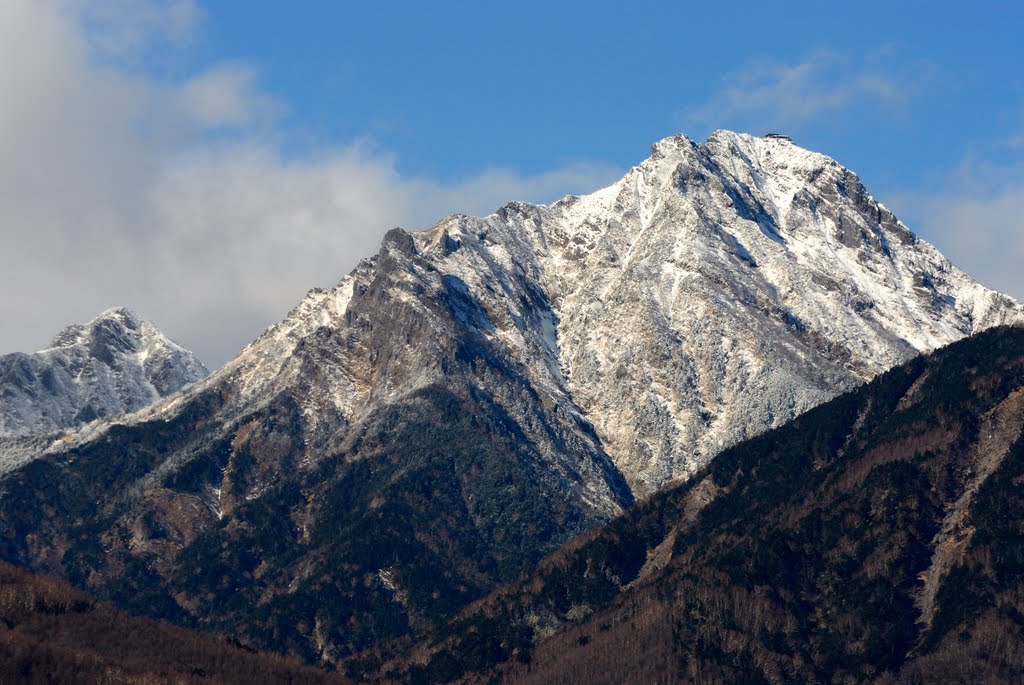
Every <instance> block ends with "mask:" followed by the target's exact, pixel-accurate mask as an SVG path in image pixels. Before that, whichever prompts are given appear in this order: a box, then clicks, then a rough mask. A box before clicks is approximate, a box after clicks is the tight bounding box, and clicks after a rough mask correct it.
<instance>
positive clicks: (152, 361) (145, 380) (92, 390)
mask: <svg viewBox="0 0 1024 685" xmlns="http://www.w3.org/2000/svg"><path fill="white" fill-rule="evenodd" d="M208 373H209V372H208V371H207V370H206V367H204V366H203V365H202V363H201V362H200V361H199V360H198V359H196V358H195V356H194V355H193V354H192V353H191V352H189V351H188V350H186V349H184V348H182V347H181V346H179V345H177V344H175V343H174V342H172V341H171V340H169V339H168V338H167V337H166V336H165V335H164V334H163V333H161V332H160V331H159V330H157V328H156V327H155V326H154V325H153V324H151V323H150V322H148V321H145V320H144V319H142V318H140V317H139V316H138V315H137V314H135V313H133V312H130V311H128V310H126V309H123V308H117V309H110V310H108V311H106V312H103V313H102V314H100V315H99V316H98V317H97V318H95V319H94V320H92V321H90V322H89V323H87V324H84V325H81V324H74V325H71V326H68V327H67V328H65V329H64V330H62V331H61V332H60V333H58V334H57V335H56V336H55V337H54V339H53V341H52V342H51V343H50V345H49V346H48V347H47V348H46V349H44V350H41V351H40V352H35V353H33V354H21V353H15V354H8V355H5V356H3V357H0V437H18V436H29V435H43V434H48V433H53V432H55V431H59V430H61V429H63V428H70V427H74V426H78V425H81V424H83V423H87V422H89V421H93V420H95V419H105V418H115V417H118V416H121V415H122V414H126V413H128V412H132V411H136V410H138V409H141V408H142V407H144V406H146V405H147V404H150V403H152V402H155V401H156V400H158V399H160V398H162V397H166V396H167V395H170V394H171V393H174V392H177V391H178V390H180V389H181V388H183V387H185V386H186V385H188V384H190V383H194V382H195V381H197V380H199V379H201V378H205V377H206V376H207V375H208Z"/></svg>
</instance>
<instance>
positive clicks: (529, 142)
mask: <svg viewBox="0 0 1024 685" xmlns="http://www.w3.org/2000/svg"><path fill="white" fill-rule="evenodd" d="M771 5H775V6H771ZM1021 25H1024V9H1021V6H1020V5H1019V4H1018V3H980V2H979V3H974V4H973V5H971V7H970V8H969V9H965V8H964V7H963V6H962V5H961V4H956V5H954V4H952V3H943V2H932V3H923V2H921V3H910V2H907V3H871V2H858V3H842V4H840V3H821V2H814V3H810V2H792V3H745V2H732V3H678V2H677V3H668V2H665V3H655V2H633V3H628V4H627V3H593V2H591V3H582V2H580V3H550V2H549V3H528V2H526V3H514V4H513V3H470V2H431V3H383V2H381V3H328V2H291V3H278V2H274V3H271V2H245V3H242V2H222V3H216V4H214V3H202V2H198V1H192V0H172V1H167V2H162V1H159V0H135V1H129V0H92V1H90V2H85V1H84V0H64V1H61V0H7V1H6V2H4V3H0V90H2V91H3V92H4V93H5V94H4V96H3V97H0V151H2V154H0V231H3V235H2V238H3V244H4V245H5V248H6V249H5V250H4V251H3V252H2V254H0V286H2V287H3V288H4V290H5V292H7V293H9V294H8V295H7V296H6V297H5V298H3V299H2V300H0V316H2V317H3V319H4V320H5V321H6V322H8V325H7V326H5V330H3V331H0V353H3V352H8V351H13V350H31V349H36V348H39V347H41V346H43V345H45V343H46V342H47V341H48V339H49V337H50V336H51V335H52V334H53V333H54V332H55V331H56V330H57V329H59V328H60V327H61V326H63V325H64V324H66V323H68V322H71V321H83V320H87V319H89V318H91V317H92V316H94V315H95V314H96V313H98V312H99V311H101V310H102V309H105V308H107V307H110V306H114V305H122V304H123V305H127V306H130V307H133V308H135V309H136V310H138V311H139V312H140V313H142V314H143V315H144V316H147V317H149V318H152V319H153V320H154V321H155V322H156V323H157V324H158V325H160V326H161V327H163V328H164V329H165V330H166V331H167V332H168V333H169V334H170V335H171V336H172V337H175V338H177V339H178V340H180V341H181V342H182V343H184V344H186V345H188V346H190V347H192V348H193V349H195V350H196V351H197V352H198V353H199V354H200V356H201V357H202V358H203V359H204V360H206V361H208V362H209V363H210V364H211V365H212V366H216V365H219V364H220V363H222V362H223V361H225V360H226V359H227V358H228V357H229V356H231V355H232V354H233V353H234V352H235V351H237V349H239V348H240V347H241V346H242V345H243V344H244V343H245V342H247V341H248V340H250V339H251V338H253V337H254V336H255V335H256V334H258V332H259V331H260V329H261V328H262V327H264V326H265V325H267V324H269V323H272V322H273V321H275V320H277V319H279V318H280V317H281V316H282V315H283V314H284V313H285V312H286V311H287V310H288V309H289V308H290V307H291V306H292V305H293V304H294V303H295V302H296V301H297V300H298V298H299V297H301V295H302V293H303V292H304V291H305V290H306V289H308V288H310V287H313V286H323V285H329V284H332V283H334V282H336V281H337V280H338V279H339V278H340V277H341V276H342V275H343V274H344V273H345V272H347V271H348V270H349V269H351V268H352V267H353V266H354V265H355V263H356V261H358V259H359V258H361V257H364V256H367V255H369V254H371V253H372V252H374V251H375V249H376V245H377V242H378V241H379V238H380V236H381V235H382V233H383V232H384V231H385V230H387V228H390V227H391V226H392V225H403V226H406V227H410V228H423V227H426V226H429V225H430V224H431V223H432V222H433V221H434V220H436V219H438V218H439V217H440V216H441V215H443V214H445V213H448V212H451V211H468V212H471V213H487V212H489V211H491V210H492V209H494V208H496V207H497V206H500V205H501V204H504V203H505V202H507V201H509V200H512V199H526V200H532V201H548V200H552V199H555V198H557V197H559V196H561V195H563V194H566V193H570V192H572V193H579V192H586V191H589V190H593V189H595V188H597V187H599V186H601V185H603V184H606V183H608V182H610V181H612V180H614V179H615V178H617V177H618V176H619V175H621V174H622V173H623V172H624V171H625V170H626V169H628V168H629V167H630V166H632V165H633V164H636V163H638V162H640V161H641V160H642V159H643V158H644V157H645V156H646V155H647V154H648V149H649V146H650V144H651V143H652V142H654V141H655V140H657V139H660V138H662V137H665V136H668V135H671V134H674V133H677V132H683V133H686V134H687V135H689V136H690V137H691V138H695V139H700V140H703V139H704V138H705V137H706V136H707V135H708V133H710V132H711V131H712V130H714V129H716V128H731V129H734V130H742V131H749V132H751V133H764V132H767V131H780V132H785V133H788V134H790V135H792V136H793V138H794V140H796V142H798V143H799V144H801V145H803V146H804V147H807V148H811V149H815V150H818V151H821V152H824V153H826V154H829V155H831V156H833V157H835V158H836V159H838V160H839V161H840V162H842V163H844V164H846V165H847V166H849V167H850V168H852V169H854V170H855V171H857V172H858V173H859V174H860V175H861V177H862V179H863V180H864V182H865V183H866V185H867V186H868V188H869V189H870V190H871V191H872V193H873V194H874V195H875V196H876V197H878V198H879V199H881V200H882V201H884V202H885V203H886V204H888V205H889V206H890V207H892V208H893V209H894V210H895V211H896V213H897V214H898V215H899V216H900V217H901V218H903V219H904V221H905V222H907V223H908V224H909V225H910V226H911V228H913V229H914V230H915V231H916V232H918V233H919V234H920V235H922V236H923V237H924V238H926V239H927V240H930V241H931V242H934V243H936V244H937V245H938V246H939V247H940V249H942V250H943V251H945V252H946V254H947V255H948V256H949V257H951V258H952V259H953V260H954V261H955V262H957V263H959V264H960V265H961V266H963V267H965V268H967V269H968V270H969V271H971V272H972V273H973V274H974V275H975V276H976V277H978V278H979V279H980V280H981V281H982V282H984V283H986V284H987V285H990V286H993V287H997V288H1000V289H1002V290H1005V291H1007V292H1010V293H1011V294H1013V295H1015V296H1017V297H1024V276H1022V275H1021V270H1020V269H1019V266H1018V265H1019V264H1020V263H1021V262H1022V259H1024V221H1022V218H1021V215H1022V212H1021V210H1020V207H1021V204H1022V203H1024V68H1022V67H1024V48H1022V47H1021V46H1020V41H1019V36H1018V34H1019V32H1020V26H1021Z"/></svg>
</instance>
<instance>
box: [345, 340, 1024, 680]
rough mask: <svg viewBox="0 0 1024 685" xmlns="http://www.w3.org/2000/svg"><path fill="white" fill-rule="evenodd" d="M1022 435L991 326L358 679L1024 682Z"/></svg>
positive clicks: (544, 568)
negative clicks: (1023, 650) (989, 328)
mask: <svg viewBox="0 0 1024 685" xmlns="http://www.w3.org/2000/svg"><path fill="white" fill-rule="evenodd" d="M1022 429H1024V330H1022V329H1021V328H1019V327H1014V328H999V329H993V330H989V331H985V332H982V333H980V334H978V335H976V336H973V337H971V338H969V339H967V340H962V341H959V342H957V343H954V344H952V345H950V346H948V347H945V348H943V349H941V350H938V351H937V352H935V353H933V354H931V355H927V356H921V357H917V358H915V359H913V360H911V361H910V362H908V363H906V364H904V365H902V366H900V367H897V368H895V369H893V370H891V371H888V372H886V373H884V374H882V375H880V376H879V377H877V378H876V379H875V380H873V381H872V382H871V383H869V384H867V385H865V386H861V387H860V388H857V389H856V390H854V391H851V392H849V393H846V394H844V395H842V396H840V397H838V398H836V399H835V400H833V401H830V402H828V403H826V404H824V405H822V406H820V407H816V408H815V409H813V410H811V411H809V412H807V413H806V414H804V415H802V416H800V417H798V418H797V419H796V420H794V421H793V422H791V423H789V424H787V425H786V426H783V427H781V428H778V429H775V430H773V431H770V432H769V433H766V434H764V435H762V436H759V437H756V438H753V439H751V440H748V441H746V442H744V443H741V444H740V445H737V446H736V447H733V448H731V449H729V450H726V451H725V452H723V453H722V454H720V455H719V456H718V457H717V458H716V459H715V460H714V461H712V462H711V464H709V465H708V467H707V468H705V469H704V470H702V471H701V472H700V473H699V474H698V476H697V477H695V478H694V479H693V480H691V481H690V482H688V483H686V484H684V485H681V486H678V487H675V488H669V489H666V490H665V491H662V492H659V493H658V494H656V495H655V496H654V497H652V498H650V499H648V500H646V501H644V502H642V503H639V504H638V505H637V506H635V507H633V508H632V509H631V510H630V511H629V512H627V513H626V514H624V515H623V516H621V517H618V518H616V519H615V520H614V521H613V522H611V523H610V524H608V525H607V526H605V527H603V528H601V529H599V530H597V531H594V532H593V533H592V534H590V535H588V536H583V537H582V538H579V539H577V540H574V541H572V542H570V543H569V544H567V545H566V546H564V547H563V548H562V549H560V550H559V551H558V552H557V553H555V554H554V555H552V556H551V557H549V558H548V559H546V560H545V561H543V562H542V563H541V564H540V565H539V566H538V568H537V569H536V570H535V572H534V573H532V574H530V575H529V576H527V577H525V578H523V579H521V580H519V581H517V582H515V583H513V584H511V585H509V586H506V587H502V588H500V589H499V590H498V591H496V592H495V593H493V594H492V595H490V596H489V597H487V598H486V599H484V600H481V601H479V602H477V603H474V605H472V606H471V607H469V608H468V609H467V610H466V611H464V612H463V613H462V614H461V615H459V616H458V617H456V618H455V619H454V620H452V621H451V622H449V623H448V624H446V625H444V626H442V627H441V628H440V629H439V630H437V631H435V632H434V634H433V635H432V639H430V640H425V641H423V642H421V643H420V644H410V643H408V642H405V643H397V644H395V645H393V648H394V651H392V652H390V654H391V655H392V656H394V657H396V658H395V659H394V660H393V661H388V660H387V659H383V660H382V659H380V652H378V653H376V654H373V655H364V656H363V657H362V658H360V659H354V660H352V662H351V665H352V669H353V671H356V672H358V674H359V675H360V676H361V677H363V678H367V677H369V678H371V679H372V678H374V677H375V676H376V677H386V678H387V679H388V680H389V681H391V682H414V683H415V682H465V683H477V682H480V683H482V682H503V683H570V682H587V683H621V682H685V683H706V682H713V683H719V682H723V683H734V682H749V683H790V682H820V683H878V684H879V685H881V684H883V683H886V684H889V685H895V684H896V683H961V682H972V683H975V682H976V683H993V684H996V683H1010V682H1021V680H1022V678H1024V658H1022V649H1024V611H1022V610H1024V602H1022V599H1021V598H1022V594H1021V588H1022V577H1021V562H1022V560H1024V535H1022V533H1021V520H1022V516H1021V512H1022V511H1024V509H1022V507H1021V504H1022V495H1021V488H1020V484H1021V482H1022V481H1024V434H1022ZM384 653H385V654H387V653H388V652H387V650H385V652H384ZM375 668H376V669H379V670H377V671H374V669H375Z"/></svg>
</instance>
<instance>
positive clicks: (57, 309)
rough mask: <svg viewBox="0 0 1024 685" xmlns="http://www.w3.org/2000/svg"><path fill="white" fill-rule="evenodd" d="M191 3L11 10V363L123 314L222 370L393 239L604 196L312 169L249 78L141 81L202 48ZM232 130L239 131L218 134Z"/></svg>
mask: <svg viewBox="0 0 1024 685" xmlns="http://www.w3.org/2000/svg"><path fill="white" fill-rule="evenodd" d="M199 15H200V12H199V11H198V10H197V9H196V8H195V6H194V5H193V4H192V3H191V2H171V3H167V2H152V3H136V2H127V0H110V1H108V2H100V3H94V2H89V3H85V2H84V1H83V2H82V3H80V4H76V3H63V4H54V3H50V2H39V1H36V0H4V2H0V245H2V249H0V288H2V289H3V291H4V292H5V293H6V296H5V297H4V298H3V299H2V300H0V320H2V321H4V326H3V328H2V329H0V353H3V352H8V351H14V350H29V349H36V348H38V347H41V346H42V345H44V344H45V343H46V342H47V341H48V339H49V336H50V335H52V334H53V333H54V332H56V330H57V329H59V328H60V327H61V326H63V325H65V324H67V323H70V322H74V321H82V320H86V319H88V318H91V317H92V316H93V315H95V314H96V313H98V312H99V311H101V310H103V309H105V308H107V307H110V306H113V305H120V304H123V305H126V306H130V307H133V308H135V309H137V310H138V311H139V312H140V313H141V314H143V315H144V316H147V317H149V318H152V319H153V320H154V321H155V322H156V323H157V324H158V325H160V326H161V327H162V328H164V329H165V330H166V331H167V332H168V333H169V334H170V335H171V336H172V337H175V338H176V339H178V340H179V341H181V342H182V343H183V344H186V345H188V346H190V347H192V348H193V349H194V350H196V351H197V353H199V355H200V356H201V358H203V359H204V360H206V361H207V362H208V363H211V364H219V363H221V362H223V361H224V360H225V359H227V358H228V357H229V356H230V355H232V354H233V353H234V352H236V351H237V350H238V349H239V348H240V347H241V346H242V345H243V344H245V343H246V342H248V341H249V340H250V339H251V338H253V337H254V336H255V335H256V334H258V333H259V331H260V329H261V328H262V327H264V326H265V325H267V324H269V323H271V322H273V321H275V320H277V319H278V318H280V317H281V316H282V315H283V314H284V313H285V312H287V311H288V310H289V309H290V308H291V307H292V306H293V305H294V304H295V302H296V301H297V300H298V298H299V297H301V295H302V293H304V292H305V291H306V290H307V289H308V288H310V287H313V286H318V285H328V284H332V283H334V282H336V281H337V280H338V279H339V278H340V277H341V276H342V275H343V274H344V273H346V272H347V271H348V270H350V269H351V268H352V267H353V266H354V265H355V264H356V263H357V261H358V260H359V259H360V258H361V257H364V256H368V255H370V254H372V253H373V252H375V251H376V249H377V246H378V242H379V239H380V236H381V235H382V234H383V233H384V232H385V231H386V230H388V229H389V228H391V227H393V226H396V225H400V226H405V227H408V228H419V227H425V226H428V225H429V224H431V223H433V221H435V220H436V219H438V218H440V217H441V216H442V215H443V214H445V213H449V212H452V211H466V212H470V213H487V212H490V211H492V210H493V209H494V208H496V207H498V206H500V205H502V204H504V203H505V202H507V201H509V200H512V199H527V200H536V201H541V200H548V199H553V198H556V197H558V196H560V195H562V194H564V193H566V192H581V191H585V190H589V189H592V188H596V187H599V186H600V185H602V184H604V183H606V182H609V181H611V180H613V179H614V177H615V176H617V175H618V174H617V171H616V170H614V169H608V168H605V167H598V166H588V165H578V166H571V167H567V168H565V169H561V170H556V171H552V172H549V173H545V174H538V175H532V176H526V175H522V174H519V173H516V172H514V171H510V170H505V169H490V170H485V171H483V172H481V173H480V174H478V175H476V176H474V177H470V178H466V179H463V180H461V181H457V182H451V183H441V182H438V181H436V180H432V179H428V178H406V177H402V176H401V175H400V174H399V173H398V172H397V171H396V165H395V160H394V159H393V157H392V156H390V155H389V154H387V153H386V151H381V150H379V149H376V148H374V147H373V146H372V145H370V144H367V143H366V142H360V141H356V142H353V143H350V144H346V145H338V146H336V147H335V148H334V149H332V150H329V151H327V152H324V153H321V154H320V155H319V156H318V157H317V158H316V159H298V160H296V159H290V158H287V157H286V156H285V155H284V154H283V153H282V152H281V149H280V148H279V147H278V146H277V145H276V144H275V141H276V140H278V139H279V138H281V135H280V130H278V128H277V126H276V124H279V123H280V121H281V119H282V117H283V116H284V114H285V113H286V112H287V108H286V106H285V105H284V104H282V103H280V102H278V101H276V100H275V99H274V98H273V97H271V96H270V95H269V94H267V93H266V92H265V91H264V90H262V88H261V86H260V83H259V74H258V73H257V72H256V71H255V70H254V69H253V68H252V67H251V66H249V65H246V64H243V63H237V62H233V63H227V64H213V65H209V66H208V67H207V68H206V69H205V70H204V71H203V72H201V73H199V74H196V75H193V76H192V77H191V78H189V79H186V80H184V81H183V82H178V83H167V82H164V81H159V80H156V79H153V78H148V77H147V76H146V75H145V70H144V69H140V68H138V59H142V57H140V55H142V53H144V52H145V51H147V50H148V49H150V48H151V47H152V45H153V44H154V41H156V42H158V43H159V42H164V43H168V44H171V43H173V44H174V45H179V44H182V43H187V42H188V41H189V40H190V39H191V37H192V34H191V33H190V32H191V31H194V29H195V26H196V23H197V21H198V17H199ZM224 129H229V130H230V131H231V132H232V134H233V135H231V136H227V137H225V136H222V135H220V134H221V133H222V132H223V130H224Z"/></svg>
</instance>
